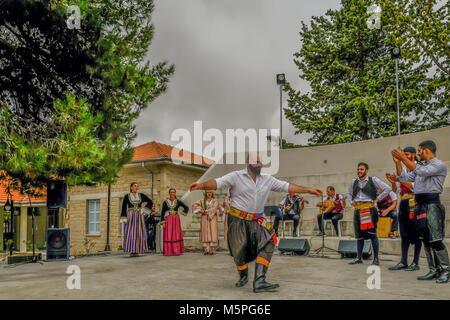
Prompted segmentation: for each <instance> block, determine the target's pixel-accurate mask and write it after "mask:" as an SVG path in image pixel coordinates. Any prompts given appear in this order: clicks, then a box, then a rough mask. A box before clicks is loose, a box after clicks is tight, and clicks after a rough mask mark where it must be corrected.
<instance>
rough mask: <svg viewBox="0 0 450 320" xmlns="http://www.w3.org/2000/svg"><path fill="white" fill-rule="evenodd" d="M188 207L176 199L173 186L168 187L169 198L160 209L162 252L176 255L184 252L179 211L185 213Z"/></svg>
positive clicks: (166, 254) (167, 254)
mask: <svg viewBox="0 0 450 320" xmlns="http://www.w3.org/2000/svg"><path fill="white" fill-rule="evenodd" d="M188 210H189V208H188V207H187V206H186V205H185V204H184V203H183V202H181V201H180V200H178V199H177V191H176V190H175V188H170V189H169V199H167V200H166V201H164V202H163V205H162V210H161V225H162V226H163V228H164V232H163V254H164V255H165V256H178V255H180V254H182V253H184V241H183V231H182V230H181V222H180V216H179V213H182V214H184V215H186V214H187V212H188Z"/></svg>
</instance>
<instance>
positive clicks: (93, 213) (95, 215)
mask: <svg viewBox="0 0 450 320" xmlns="http://www.w3.org/2000/svg"><path fill="white" fill-rule="evenodd" d="M87 211H88V216H87V218H88V219H87V224H88V225H87V234H88V235H93V236H99V235H100V199H91V200H88V205H87Z"/></svg>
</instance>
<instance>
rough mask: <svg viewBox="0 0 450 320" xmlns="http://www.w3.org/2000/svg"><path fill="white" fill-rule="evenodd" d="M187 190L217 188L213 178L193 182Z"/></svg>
mask: <svg viewBox="0 0 450 320" xmlns="http://www.w3.org/2000/svg"><path fill="white" fill-rule="evenodd" d="M189 190H190V191H194V190H217V182H216V180H215V179H212V180H209V181H206V182H203V183H197V182H194V183H192V184H191V185H190V186H189Z"/></svg>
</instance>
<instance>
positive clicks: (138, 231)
mask: <svg viewBox="0 0 450 320" xmlns="http://www.w3.org/2000/svg"><path fill="white" fill-rule="evenodd" d="M124 230H125V237H124V245H123V250H124V251H125V252H127V253H143V252H146V251H148V243H147V230H146V228H145V223H144V216H143V215H142V214H141V213H140V210H137V211H135V210H132V209H131V210H128V217H127V222H126V223H125V228H124Z"/></svg>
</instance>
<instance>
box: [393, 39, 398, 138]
mask: <svg viewBox="0 0 450 320" xmlns="http://www.w3.org/2000/svg"><path fill="white" fill-rule="evenodd" d="M391 57H392V58H393V59H394V60H395V85H396V88H397V90H396V91H397V134H398V135H400V97H399V92H398V59H399V58H400V48H394V49H392V50H391Z"/></svg>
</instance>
